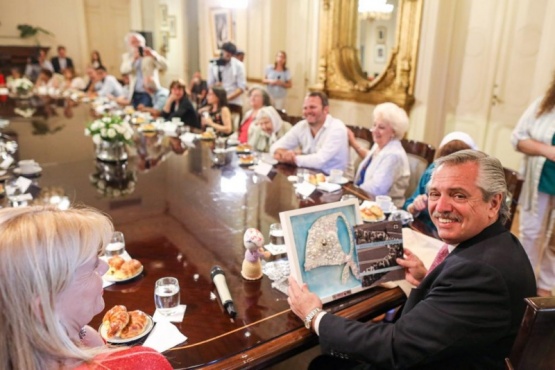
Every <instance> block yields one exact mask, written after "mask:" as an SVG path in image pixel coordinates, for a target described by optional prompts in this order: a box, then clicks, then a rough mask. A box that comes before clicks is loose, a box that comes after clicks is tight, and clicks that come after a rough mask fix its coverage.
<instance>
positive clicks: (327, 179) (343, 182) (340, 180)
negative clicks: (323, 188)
mask: <svg viewBox="0 0 555 370" xmlns="http://www.w3.org/2000/svg"><path fill="white" fill-rule="evenodd" d="M326 181H327V182H329V183H330V184H339V185H345V184H346V183H348V182H349V179H348V178H346V177H341V178H340V179H339V181H330V177H329V176H326Z"/></svg>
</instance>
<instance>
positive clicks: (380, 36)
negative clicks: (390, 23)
mask: <svg viewBox="0 0 555 370" xmlns="http://www.w3.org/2000/svg"><path fill="white" fill-rule="evenodd" d="M386 38H387V28H386V27H385V26H378V27H376V43H378V44H385V40H386Z"/></svg>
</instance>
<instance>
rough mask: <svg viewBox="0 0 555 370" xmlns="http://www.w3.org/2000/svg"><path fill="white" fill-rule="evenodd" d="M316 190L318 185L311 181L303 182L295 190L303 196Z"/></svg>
mask: <svg viewBox="0 0 555 370" xmlns="http://www.w3.org/2000/svg"><path fill="white" fill-rule="evenodd" d="M314 190H316V186H314V185H312V184H311V183H309V182H303V183H302V184H298V185H297V187H296V189H295V191H296V192H297V193H299V194H300V195H302V196H303V197H308V196H309V195H310V194H312V193H313V192H314Z"/></svg>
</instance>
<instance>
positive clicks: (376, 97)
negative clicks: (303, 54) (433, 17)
mask: <svg viewBox="0 0 555 370" xmlns="http://www.w3.org/2000/svg"><path fill="white" fill-rule="evenodd" d="M422 3H423V0H398V6H397V9H396V17H397V19H396V30H395V44H394V45H393V46H392V47H391V50H390V51H389V53H388V54H389V55H388V57H387V62H386V64H385V68H384V69H383V70H382V72H381V73H380V74H379V75H378V76H377V77H375V78H374V79H372V80H369V79H368V78H367V76H366V75H365V73H364V72H363V70H362V67H361V62H360V57H361V54H360V51H359V49H358V47H357V32H358V28H359V22H358V21H359V14H358V0H322V4H321V5H322V7H321V13H320V39H319V61H318V82H317V84H316V85H315V86H313V87H312V88H311V90H319V91H324V92H325V93H326V94H327V95H328V97H330V98H332V99H342V100H351V101H356V102H361V103H369V104H380V103H383V102H394V103H396V104H398V105H399V106H401V107H403V108H405V110H407V111H409V110H410V108H411V106H412V105H413V103H414V82H415V74H416V60H417V56H418V43H419V39H420V23H421V19H422Z"/></svg>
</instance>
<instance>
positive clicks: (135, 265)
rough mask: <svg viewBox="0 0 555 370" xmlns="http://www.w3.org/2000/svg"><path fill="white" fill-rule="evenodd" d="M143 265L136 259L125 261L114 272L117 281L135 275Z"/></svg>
mask: <svg viewBox="0 0 555 370" xmlns="http://www.w3.org/2000/svg"><path fill="white" fill-rule="evenodd" d="M142 266H143V265H142V264H141V263H140V262H139V261H137V260H136V259H132V260H129V261H125V262H124V263H123V264H122V265H121V267H120V268H119V270H117V271H116V273H115V276H116V277H117V278H118V279H127V278H129V277H131V276H133V275H135V274H136V273H137V272H138V271H139V270H140V268H141V267H142Z"/></svg>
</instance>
